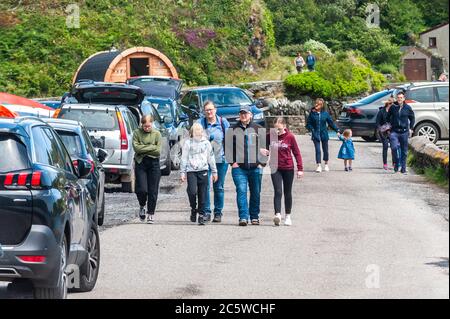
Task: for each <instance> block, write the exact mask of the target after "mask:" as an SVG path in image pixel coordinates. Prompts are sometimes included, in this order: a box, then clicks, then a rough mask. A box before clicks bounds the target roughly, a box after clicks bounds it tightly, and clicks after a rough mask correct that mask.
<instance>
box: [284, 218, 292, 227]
mask: <svg viewBox="0 0 450 319" xmlns="http://www.w3.org/2000/svg"><path fill="white" fill-rule="evenodd" d="M284 225H286V226H291V225H292V220H291V215H286V219H285V220H284Z"/></svg>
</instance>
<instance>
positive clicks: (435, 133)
mask: <svg viewBox="0 0 450 319" xmlns="http://www.w3.org/2000/svg"><path fill="white" fill-rule="evenodd" d="M414 136H424V137H426V138H427V139H428V140H429V141H430V142H432V143H436V142H437V141H439V138H440V135H439V129H438V128H437V126H436V125H435V124H433V123H430V122H425V123H421V124H419V125H418V126H417V127H416V128H415V130H414Z"/></svg>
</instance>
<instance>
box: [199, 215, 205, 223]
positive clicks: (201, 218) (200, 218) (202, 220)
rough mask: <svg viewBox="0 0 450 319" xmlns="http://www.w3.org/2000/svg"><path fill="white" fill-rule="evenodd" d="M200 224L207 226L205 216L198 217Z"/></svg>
mask: <svg viewBox="0 0 450 319" xmlns="http://www.w3.org/2000/svg"><path fill="white" fill-rule="evenodd" d="M198 224H199V225H205V217H204V216H203V215H199V216H198Z"/></svg>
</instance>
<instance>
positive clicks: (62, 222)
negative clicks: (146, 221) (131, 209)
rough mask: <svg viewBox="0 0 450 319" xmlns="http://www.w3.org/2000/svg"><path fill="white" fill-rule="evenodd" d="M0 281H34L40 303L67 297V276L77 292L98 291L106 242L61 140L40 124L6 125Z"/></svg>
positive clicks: (0, 130) (2, 134) (0, 164)
mask: <svg viewBox="0 0 450 319" xmlns="http://www.w3.org/2000/svg"><path fill="white" fill-rule="evenodd" d="M0 149H1V150H2V151H7V152H8V156H0V243H1V244H0V246H1V247H0V248H1V249H0V252H1V256H0V281H6V282H11V281H12V282H13V283H18V282H24V281H27V282H30V283H31V284H32V287H33V293H34V296H35V297H36V298H65V297H66V295H67V290H68V288H69V287H68V280H67V277H68V272H69V271H70V270H72V271H73V270H75V266H76V267H78V269H79V274H80V282H79V284H80V285H79V286H78V287H75V289H74V290H75V291H82V292H86V291H90V290H92V289H93V288H94V287H95V284H96V282H97V276H98V272H99V266H100V238H99V235H98V230H97V223H96V220H95V214H93V212H92V211H91V210H89V209H87V198H88V196H89V194H88V190H87V189H86V188H85V187H84V184H85V183H84V182H83V181H81V179H84V178H86V177H87V176H88V175H89V173H90V171H91V168H92V167H91V163H89V161H86V160H82V159H80V160H79V162H78V169H76V168H75V167H74V166H73V164H72V160H71V158H70V155H69V153H68V152H67V150H66V148H65V146H64V143H63V142H62V140H61V138H60V137H59V136H58V134H57V133H56V132H55V131H54V130H53V129H52V128H51V127H50V126H49V125H47V124H46V123H45V122H44V121H42V120H40V119H38V118H35V117H25V118H16V119H0Z"/></svg>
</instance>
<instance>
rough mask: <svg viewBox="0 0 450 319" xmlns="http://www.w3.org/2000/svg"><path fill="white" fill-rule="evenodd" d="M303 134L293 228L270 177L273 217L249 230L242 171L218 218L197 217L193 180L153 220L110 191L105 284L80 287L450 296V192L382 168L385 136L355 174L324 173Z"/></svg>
mask: <svg viewBox="0 0 450 319" xmlns="http://www.w3.org/2000/svg"><path fill="white" fill-rule="evenodd" d="M299 142H300V146H301V149H302V153H303V156H304V160H305V167H306V174H305V178H304V180H303V181H296V182H295V186H294V194H295V200H294V205H295V208H294V211H293V223H294V224H293V226H291V227H285V226H283V227H275V226H273V223H272V194H273V193H272V186H271V182H270V176H269V175H265V176H264V180H263V191H262V207H263V210H262V214H261V220H262V225H261V226H248V227H246V228H244V227H238V226H237V225H236V224H237V213H236V204H235V195H234V194H235V193H234V186H233V184H232V180H231V176H228V179H227V183H226V196H227V197H226V205H225V212H224V214H225V216H224V222H223V223H222V224H219V225H215V224H210V225H207V226H205V227H201V226H197V225H195V224H191V223H190V222H189V221H188V218H189V208H188V203H187V197H186V195H185V189H184V186H183V187H177V188H174V189H170V188H169V189H168V191H169V194H165V195H163V198H162V200H161V202H160V204H159V205H158V212H157V223H156V224H154V225H146V224H140V223H139V222H138V221H137V220H134V219H132V217H133V214H134V209H135V208H134V207H136V203H135V198H134V196H133V195H126V194H122V195H120V196H117V195H116V194H108V199H109V204H108V211H109V213H108V214H110V215H109V216H110V217H111V216H116V215H117V214H119V215H124V216H125V217H123V218H122V221H123V222H125V224H123V225H122V226H119V227H108V228H106V229H103V231H102V232H101V244H102V261H101V273H100V276H99V280H98V284H97V287H96V289H95V290H94V291H93V292H91V293H86V294H71V295H70V296H69V297H70V298H449V272H448V258H449V256H448V254H449V233H448V209H449V198H448V193H447V192H446V191H445V190H442V189H440V188H438V187H436V186H433V185H430V184H429V183H427V182H426V181H425V180H424V179H423V178H422V177H421V176H417V175H415V174H414V173H411V174H409V175H408V176H403V175H393V174H391V173H386V172H384V171H383V170H380V157H381V149H380V145H379V144H375V143H364V142H356V143H355V144H356V150H357V153H356V155H357V159H358V160H357V161H355V164H354V169H355V170H354V171H353V172H352V173H346V172H344V171H343V169H342V168H343V167H342V166H343V164H342V162H341V161H339V160H333V161H332V162H331V169H332V171H331V172H329V173H322V174H316V173H314V164H313V149H312V145H311V142H310V140H309V137H306V136H302V137H300V138H299ZM338 147H339V143H338V142H337V141H333V142H331V154H337V151H338ZM174 178H175V176H173V177H171V181H172V182H171V183H173V182H174V181H175V179H174ZM114 201H115V203H116V204H118V203H121V205H114V206H113V205H112V202H114ZM120 219H121V218H119V220H120ZM111 220H112V218H110V222H111V223H112V224H114V223H113V222H112V221H111Z"/></svg>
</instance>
